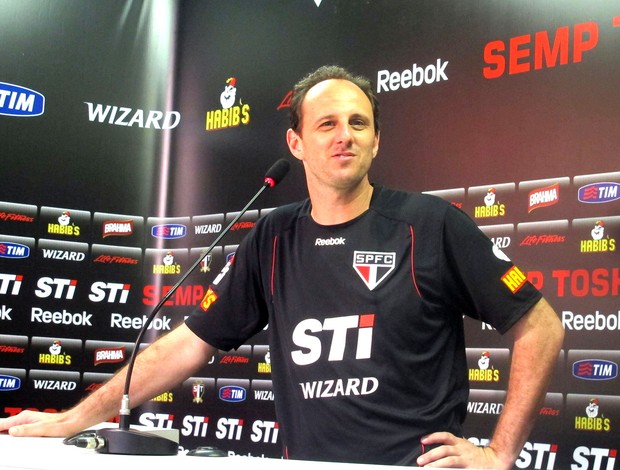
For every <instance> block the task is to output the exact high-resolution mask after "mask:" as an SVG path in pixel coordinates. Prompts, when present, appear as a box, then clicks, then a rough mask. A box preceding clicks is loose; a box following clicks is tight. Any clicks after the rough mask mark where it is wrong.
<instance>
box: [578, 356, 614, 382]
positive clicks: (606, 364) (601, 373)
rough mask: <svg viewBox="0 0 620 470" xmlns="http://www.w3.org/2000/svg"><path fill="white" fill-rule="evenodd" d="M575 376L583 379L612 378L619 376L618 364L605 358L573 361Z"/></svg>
mask: <svg viewBox="0 0 620 470" xmlns="http://www.w3.org/2000/svg"><path fill="white" fill-rule="evenodd" d="M573 376H575V377H577V378H578V379H583V380H611V379H615V378H616V377H618V364H616V363H615V362H612V361H606V360H603V359H585V360H583V361H577V362H575V363H573Z"/></svg>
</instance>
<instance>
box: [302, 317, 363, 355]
mask: <svg viewBox="0 0 620 470" xmlns="http://www.w3.org/2000/svg"><path fill="white" fill-rule="evenodd" d="M374 325H375V315H374V314H372V313H369V314H365V315H348V316H344V317H332V318H326V319H325V320H323V321H322V322H321V321H320V320H317V319H316V318H308V319H306V320H302V321H301V322H299V323H298V324H297V326H296V327H295V330H294V331H293V337H292V339H293V343H295V345H296V346H299V347H300V348H302V349H297V350H295V351H292V352H291V357H292V359H293V362H295V364H297V365H300V366H306V365H309V364H314V363H315V362H317V361H318V360H319V359H320V358H321V354H322V352H323V346H324V343H325V345H327V343H328V342H329V335H330V333H326V334H323V332H331V342H329V345H328V349H329V354H328V358H327V360H328V361H342V360H344V356H345V351H346V350H347V349H349V348H350V349H352V348H353V347H355V359H369V358H370V355H371V350H372V332H373V327H374ZM349 330H357V344H356V345H355V346H354V345H351V344H347V337H348V335H347V332H348V331H349ZM309 333H312V334H309ZM315 334H316V336H315ZM351 342H352V341H351Z"/></svg>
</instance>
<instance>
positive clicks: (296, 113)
mask: <svg viewBox="0 0 620 470" xmlns="http://www.w3.org/2000/svg"><path fill="white" fill-rule="evenodd" d="M325 80H347V81H349V82H351V83H353V84H354V85H357V86H358V87H359V88H360V89H361V90H362V91H363V92H364V94H365V95H366V96H367V97H368V99H369V100H370V104H371V106H372V117H373V121H374V126H375V133H378V132H379V100H377V97H376V96H375V94H374V92H373V91H372V84H371V83H370V80H369V79H367V78H366V77H364V76H362V75H354V74H352V73H351V72H349V71H348V70H346V69H345V68H343V67H340V66H338V65H323V66H322V67H319V68H318V69H316V70H315V71H314V72H311V73H309V74H308V75H306V76H305V77H304V78H302V79H301V80H300V81H298V82H297V83H296V84H295V86H294V87H293V96H292V98H291V108H290V119H291V129H293V130H294V131H295V132H299V126H300V124H301V105H302V103H303V101H304V98H305V97H306V93H308V90H309V89H310V88H312V87H313V86H314V85H317V84H319V83H321V82H323V81H325Z"/></svg>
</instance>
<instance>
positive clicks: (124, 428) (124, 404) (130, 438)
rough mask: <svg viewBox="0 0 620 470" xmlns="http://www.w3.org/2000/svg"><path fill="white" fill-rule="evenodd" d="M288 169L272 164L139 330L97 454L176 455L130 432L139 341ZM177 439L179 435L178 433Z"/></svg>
mask: <svg viewBox="0 0 620 470" xmlns="http://www.w3.org/2000/svg"><path fill="white" fill-rule="evenodd" d="M289 168H290V164H289V162H288V160H286V159H284V158H282V159H280V160H278V161H277V162H275V163H274V164H273V165H272V166H271V168H269V170H268V171H267V173H266V174H265V178H264V180H263V185H262V186H261V188H260V189H259V190H258V191H257V192H256V194H255V195H254V196H253V197H252V199H250V201H249V202H248V203H247V204H246V205H245V207H244V208H243V209H241V211H240V212H239V213H238V214H237V216H236V217H235V218H234V219H233V220H232V221H231V222H230V224H228V226H227V227H226V228H225V229H224V230H222V231H221V232H220V234H219V235H218V237H217V238H216V239H215V241H214V242H213V243H211V245H210V246H209V247H208V248H207V249H206V250H204V251H203V252H202V253H201V255H200V257H199V258H198V259H197V260H196V262H195V263H194V264H193V265H192V266H191V267H190V268H189V270H188V271H187V272H186V273H185V274H184V275H183V276H182V277H181V279H179V281H178V282H177V283H176V284H175V285H174V286H172V288H171V289H170V290H169V291H168V292H167V293H166V295H164V296H163V297H162V299H161V300H160V301H159V303H158V304H157V305H156V306H155V308H154V309H153V310H152V311H151V313H150V314H149V316H148V317H147V319H146V321H145V322H144V325H143V326H142V328H141V329H140V333H139V334H138V338H137V339H136V342H135V345H134V350H133V351H132V353H131V357H130V359H129V364H128V366H127V375H126V377H125V387H124V390H123V398H122V400H121V409H120V411H119V414H120V423H119V427H118V428H104V429H100V430H98V431H97V432H96V440H97V444H96V445H95V446H93V447H94V448H95V450H96V451H97V452H100V453H104V454H131V455H176V454H177V453H178V451H179V445H178V444H179V443H178V437H177V440H176V441H175V440H172V439H170V438H168V437H165V436H163V435H161V433H159V434H158V433H157V432H156V431H153V432H151V431H144V432H143V431H138V430H135V429H130V423H129V422H130V415H131V408H130V404H129V387H130V385H131V376H132V374H133V368H134V364H135V362H136V357H137V355H138V349H139V348H140V344H141V343H142V338H143V337H144V334H145V333H146V331H147V329H148V327H149V325H150V324H151V322H152V321H153V319H154V318H155V315H157V313H158V312H159V310H160V309H161V308H162V306H163V305H164V304H165V303H166V302H167V301H168V300H169V299H170V297H171V296H172V295H173V294H174V292H175V291H176V290H177V289H178V288H179V286H181V284H183V282H184V281H185V280H186V279H187V278H188V276H189V275H190V274H191V273H192V272H193V271H194V270H195V269H196V268H197V267H198V266H199V265H200V263H201V262H202V260H203V259H205V257H206V256H207V255H208V254H209V253H211V251H213V248H215V246H216V245H217V244H218V243H219V242H220V241H221V240H222V238H223V237H224V236H225V235H226V234H227V233H228V232H229V231H230V229H231V228H232V226H233V225H234V224H236V223H237V222H238V221H239V219H240V218H241V217H242V216H243V214H245V213H246V211H247V210H248V209H249V207H250V206H251V205H252V204H253V203H254V201H256V199H258V197H259V196H260V195H261V194H262V193H263V191H264V190H265V189H267V188H273V187H274V186H275V185H276V184H278V183H279V182H280V181H281V180H282V178H284V177H285V176H286V174H287V173H288V171H289ZM177 436H178V433H177Z"/></svg>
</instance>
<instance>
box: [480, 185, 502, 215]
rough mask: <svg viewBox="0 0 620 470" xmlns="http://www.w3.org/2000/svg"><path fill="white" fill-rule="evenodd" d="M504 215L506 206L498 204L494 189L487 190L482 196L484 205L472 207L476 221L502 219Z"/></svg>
mask: <svg viewBox="0 0 620 470" xmlns="http://www.w3.org/2000/svg"><path fill="white" fill-rule="evenodd" d="M505 215H506V205H505V204H503V203H501V202H499V200H498V198H497V194H496V193H495V188H489V189H488V190H487V193H486V194H485V196H484V205H483V206H476V207H474V217H475V218H476V219H480V218H487V217H504V216H505Z"/></svg>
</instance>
